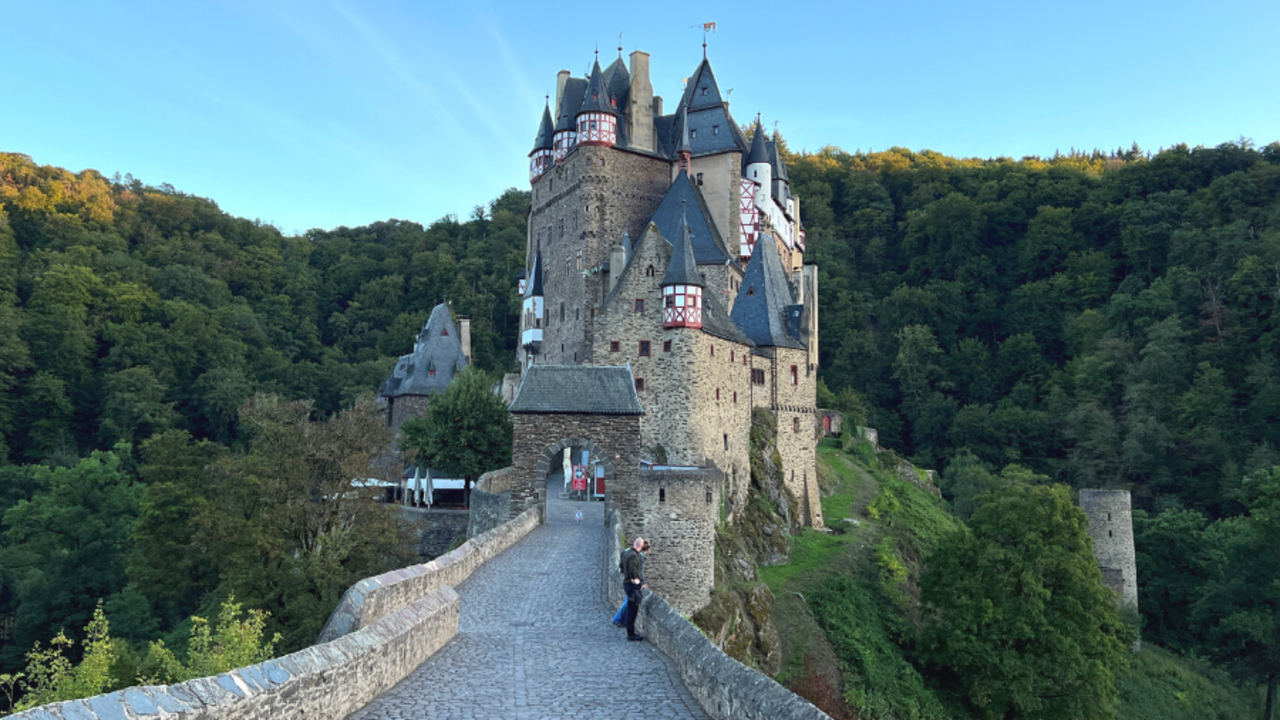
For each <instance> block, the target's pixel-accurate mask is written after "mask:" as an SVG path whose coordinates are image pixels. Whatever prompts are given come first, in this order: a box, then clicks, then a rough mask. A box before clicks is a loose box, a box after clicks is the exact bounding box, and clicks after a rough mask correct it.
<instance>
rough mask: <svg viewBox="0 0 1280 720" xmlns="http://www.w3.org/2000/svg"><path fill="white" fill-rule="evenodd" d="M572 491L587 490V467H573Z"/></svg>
mask: <svg viewBox="0 0 1280 720" xmlns="http://www.w3.org/2000/svg"><path fill="white" fill-rule="evenodd" d="M573 489H574V490H575V491H577V490H586V489H587V467H586V466H585V465H574V466H573Z"/></svg>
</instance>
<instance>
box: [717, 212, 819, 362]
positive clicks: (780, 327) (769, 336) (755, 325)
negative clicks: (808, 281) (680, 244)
mask: <svg viewBox="0 0 1280 720" xmlns="http://www.w3.org/2000/svg"><path fill="white" fill-rule="evenodd" d="M795 305H796V302H795V296H794V295H793V294H792V292H791V284H790V283H789V282H788V280H787V274H786V271H785V270H783V269H782V260H781V258H779V257H778V250H777V243H776V241H775V240H774V239H773V238H772V237H770V236H769V235H768V234H766V233H761V234H760V238H759V239H758V240H757V241H756V244H755V247H754V248H753V249H752V251H751V260H750V261H748V262H747V271H746V273H744V274H743V276H742V284H741V285H740V286H739V287H738V299H737V300H736V301H735V302H734V303H733V310H732V311H731V312H730V313H729V317H730V319H731V320H733V322H734V324H735V325H737V326H738V328H739V329H740V330H742V333H743V334H744V335H746V336H747V337H749V338H751V341H752V342H754V343H755V344H756V345H757V346H760V347H771V346H772V347H789V348H801V347H804V345H803V344H802V343H801V342H800V340H799V339H798V338H797V337H795V336H794V335H793V334H791V332H790V331H789V326H790V324H789V322H788V316H787V312H788V310H789V309H793V308H794V306H795Z"/></svg>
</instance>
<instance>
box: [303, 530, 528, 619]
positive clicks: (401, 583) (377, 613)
mask: <svg viewBox="0 0 1280 720" xmlns="http://www.w3.org/2000/svg"><path fill="white" fill-rule="evenodd" d="M540 512H541V511H540V509H539V508H536V507H534V508H530V509H528V510H526V511H524V512H523V513H521V514H520V515H519V516H518V517H516V518H515V519H514V520H511V521H510V522H506V523H503V524H502V525H499V526H498V527H496V528H493V529H492V530H489V531H488V532H484V533H481V534H480V535H477V536H476V537H474V538H472V539H470V540H468V541H466V542H464V543H462V545H460V546H458V547H457V548H456V549H454V550H451V551H449V552H447V553H445V554H444V555H441V556H440V557H438V558H436V559H435V560H432V561H431V562H426V563H422V564H420V565H410V566H409V567H405V568H400V569H399V570H392V571H391V572H388V573H383V574H382V575H378V576H375V577H371V578H365V579H364V580H361V581H360V582H358V583H356V584H355V585H352V586H351V587H349V588H347V592H346V593H344V594H343V596H342V600H341V601H339V602H338V607H337V608H335V609H334V611H333V614H332V615H330V616H329V621H328V622H326V623H325V625H324V629H323V630H321V631H320V637H319V639H318V640H316V643H317V644H320V643H326V642H329V641H331V640H335V639H337V638H339V637H341V636H343V635H346V634H347V633H349V632H354V631H356V630H359V629H360V628H363V627H367V626H369V625H372V624H374V623H376V622H378V621H379V620H381V619H382V618H384V617H386V616H388V615H390V614H392V613H394V612H396V611H398V610H399V609H400V608H403V607H406V606H407V605H409V604H410V603H413V602H415V601H417V600H418V598H422V597H426V596H427V595H430V594H431V593H433V592H435V591H437V590H439V589H440V588H443V587H448V586H455V587H456V586H457V585H458V583H461V582H462V581H463V580H466V579H467V578H468V577H471V573H472V572H474V571H475V569H476V568H478V567H480V565H482V564H484V562H485V561H486V560H488V559H489V558H491V557H493V556H495V555H497V554H498V553H500V552H502V551H503V550H506V549H507V548H509V547H511V546H512V545H514V544H515V543H516V542H518V541H519V540H521V539H522V538H523V537H524V536H525V535H528V534H529V532H530V531H531V530H533V529H534V528H535V527H537V526H538V525H539V524H540V523H541V522H542V518H541V514H540Z"/></svg>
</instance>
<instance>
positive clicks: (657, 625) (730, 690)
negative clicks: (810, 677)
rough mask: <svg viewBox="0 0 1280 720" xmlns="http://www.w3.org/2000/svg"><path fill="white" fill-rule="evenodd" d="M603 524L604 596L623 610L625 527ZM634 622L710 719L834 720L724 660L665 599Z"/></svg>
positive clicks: (650, 596)
mask: <svg viewBox="0 0 1280 720" xmlns="http://www.w3.org/2000/svg"><path fill="white" fill-rule="evenodd" d="M605 522H606V524H607V526H608V528H609V537H610V538H612V540H613V541H612V542H610V543H609V546H608V547H607V548H605V552H604V568H603V571H604V572H603V575H604V578H603V579H604V582H605V594H606V597H608V599H609V602H610V604H611V605H612V606H613V607H615V608H616V607H620V606H621V605H622V574H621V573H620V572H619V571H618V559H619V557H620V554H621V553H620V549H619V546H620V545H621V543H620V542H619V541H620V540H621V537H622V536H621V534H620V531H621V523H620V522H619V520H618V514H617V513H616V512H613V511H610V512H609V514H608V515H607V517H606V521H605ZM636 623H637V625H636V626H637V629H638V630H639V632H641V633H642V634H644V636H645V640H647V641H649V642H651V643H653V646H654V647H656V648H657V649H659V650H661V651H662V653H663V654H664V655H666V656H667V657H668V658H671V661H672V662H674V663H675V664H676V668H677V669H678V671H679V673H680V680H681V682H683V683H684V686H685V687H686V688H688V690H689V693H690V694H691V695H693V698H694V699H695V700H697V701H698V704H699V705H700V706H702V709H703V710H704V711H705V712H706V713H707V714H708V715H709V716H711V717H712V718H715V719H716V720H729V719H731V718H732V719H733V720H777V719H778V718H788V719H789V720H823V719H824V718H826V719H827V720H830V717H829V716H828V715H827V714H826V713H824V712H822V711H821V710H819V709H818V708H817V707H815V706H814V705H813V704H811V703H810V702H808V701H807V700H805V699H804V698H802V697H800V696H799V695H796V694H795V693H793V692H791V691H790V690H788V689H786V688H784V687H782V686H781V685H779V684H778V683H777V682H776V681H775V680H774V679H773V678H771V677H769V676H768V675H765V674H764V673H762V672H760V671H759V670H755V669H752V668H749V667H747V666H746V665H743V664H742V663H740V662H738V661H737V660H734V659H733V658H731V657H729V656H728V655H725V654H724V652H722V651H721V650H720V649H719V648H717V647H716V646H715V645H712V644H711V641H710V640H708V639H707V637H706V636H705V635H703V634H702V632H701V631H699V630H698V628H696V627H694V626H693V623H691V622H689V621H688V620H687V619H685V618H684V617H682V616H681V615H680V613H678V612H676V611H675V609H673V608H672V607H671V606H670V605H668V604H667V602H666V601H665V600H663V599H662V597H661V596H659V595H657V594H655V593H652V592H646V594H645V598H644V601H643V602H642V603H641V605H640V613H639V615H638V616H637V620H636Z"/></svg>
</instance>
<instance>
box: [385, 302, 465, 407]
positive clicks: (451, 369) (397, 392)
mask: <svg viewBox="0 0 1280 720" xmlns="http://www.w3.org/2000/svg"><path fill="white" fill-rule="evenodd" d="M466 366H467V358H466V356H464V355H463V354H462V343H461V341H460V340H459V339H458V328H457V327H456V326H455V325H454V324H453V317H452V316H451V315H450V314H449V306H448V305H446V304H445V303H440V304H439V305H437V306H435V308H434V309H433V310H432V311H431V317H429V318H428V319H427V324H426V325H423V326H422V332H420V333H418V339H417V341H416V342H415V343H414V345H413V352H411V353H409V354H408V355H402V356H400V359H399V360H398V361H397V362H396V365H395V367H394V368H393V369H392V370H391V376H390V377H388V378H387V380H386V382H384V383H382V387H380V388H378V395H379V396H382V397H390V398H394V397H400V396H402V395H437V394H439V393H442V392H444V390H445V388H447V387H449V383H450V382H452V381H453V377H454V376H455V375H457V374H458V373H459V372H461V371H462V369H463V368H465V367H466ZM433 370H434V371H435V373H434V374H435V376H434V377H432V372H431V371H433Z"/></svg>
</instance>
